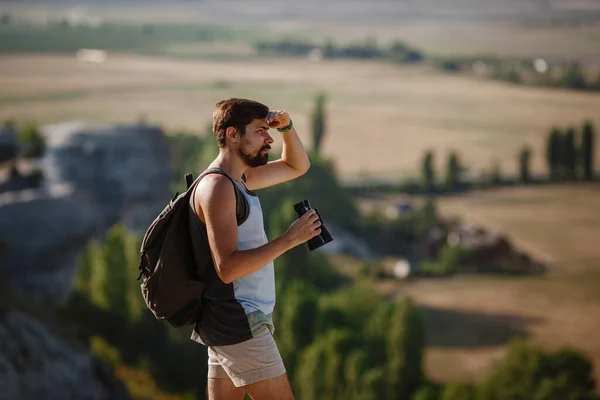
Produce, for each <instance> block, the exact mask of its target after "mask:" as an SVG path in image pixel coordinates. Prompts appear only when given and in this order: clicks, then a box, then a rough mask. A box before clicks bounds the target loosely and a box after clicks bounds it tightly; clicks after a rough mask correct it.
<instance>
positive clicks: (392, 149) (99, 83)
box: [0, 54, 600, 178]
mask: <svg viewBox="0 0 600 400" xmlns="http://www.w3.org/2000/svg"><path fill="white" fill-rule="evenodd" d="M0 70H1V71H2V74H1V75H0V88H1V89H0V119H2V120H4V119H7V118H15V119H17V120H27V119H33V120H37V121H39V122H53V121H61V120H66V119H89V120H102V121H135V120H136V119H137V118H138V116H140V115H142V114H143V115H146V116H147V118H148V120H149V121H150V122H153V123H158V124H161V125H162V126H164V127H165V128H166V129H170V130H173V129H178V128H180V127H183V128H187V129H192V130H195V131H197V132H203V131H204V129H205V126H206V124H207V123H208V122H209V121H210V118H211V112H212V108H213V106H214V104H215V102H216V101H218V100H219V99H222V98H225V97H229V96H248V97H252V98H257V99H259V100H262V101H264V102H266V103H267V104H269V105H270V106H271V107H273V108H284V109H287V110H289V111H290V112H291V114H292V116H293V117H294V121H295V122H296V124H297V126H298V128H299V130H300V132H302V135H303V139H304V140H305V141H306V142H307V143H308V142H309V135H308V130H309V115H310V112H311V109H312V106H313V101H314V100H313V99H314V95H315V93H317V92H319V91H325V92H326V93H328V95H329V100H328V103H327V112H328V114H327V127H328V136H327V138H326V140H325V143H324V152H325V153H326V155H328V156H331V157H333V158H334V159H335V161H336V163H337V166H338V169H339V172H340V174H341V175H342V177H344V178H353V177H357V176H361V175H362V176H365V175H371V176H378V177H388V178H394V177H399V176H400V175H401V174H412V173H415V172H416V170H417V168H418V167H419V164H420V160H421V157H422V154H423V151H424V150H426V149H428V148H431V149H433V150H435V151H436V152H437V154H438V157H437V163H438V165H439V166H442V165H443V163H444V162H445V159H444V158H445V156H446V154H447V152H448V151H449V150H451V149H456V150H459V151H460V154H461V156H462V159H463V161H464V164H466V166H467V167H469V168H471V169H473V170H477V169H481V168H489V167H491V166H492V163H493V162H495V161H498V162H501V163H502V164H503V165H502V166H503V169H504V170H505V171H513V170H514V168H515V167H516V156H517V153H518V151H519V149H520V148H521V147H522V146H523V145H525V144H528V145H530V146H531V147H532V148H533V150H534V157H533V165H534V168H536V169H538V170H539V169H542V168H543V167H544V155H543V149H544V145H545V143H544V142H545V138H546V135H547V133H548V130H549V128H550V127H551V126H552V125H559V126H566V125H571V124H572V125H575V126H580V125H581V124H582V122H583V121H584V120H585V119H590V120H592V121H594V122H595V123H596V125H600V114H599V113H598V110H600V95H599V94H593V93H585V92H575V91H564V90H557V89H542V88H535V89H534V88H525V87H519V86H511V85H509V84H506V83H501V82H493V81H483V80H477V79H474V78H471V77H464V76H453V75H445V74H440V73H438V72H436V71H434V70H432V69H430V68H429V67H425V66H404V67H399V66H393V65H389V64H383V63H380V62H371V61H364V62H352V61H326V62H311V61H308V60H304V59H260V58H249V59H247V60H246V61H244V62H239V61H226V60H212V61H208V60H172V59H166V58H159V57H154V58H152V57H144V56H140V55H130V54H109V55H108V58H107V60H106V61H105V62H103V63H100V64H91V63H83V62H78V61H77V60H76V59H75V57H74V56H71V55H20V56H14V55H4V56H0ZM599 155H600V154H599Z"/></svg>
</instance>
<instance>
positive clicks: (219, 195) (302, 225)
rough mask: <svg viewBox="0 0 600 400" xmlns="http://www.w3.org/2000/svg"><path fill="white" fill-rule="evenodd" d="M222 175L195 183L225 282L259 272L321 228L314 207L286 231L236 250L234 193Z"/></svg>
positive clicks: (199, 202)
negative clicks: (255, 246) (257, 243)
mask: <svg viewBox="0 0 600 400" xmlns="http://www.w3.org/2000/svg"><path fill="white" fill-rule="evenodd" d="M231 185H232V183H231V182H230V181H229V179H227V178H226V177H224V176H222V175H216V174H215V175H208V176H206V177H204V178H203V179H202V181H201V182H200V183H199V184H198V189H197V190H196V198H195V201H196V204H199V205H200V207H201V213H200V214H199V215H203V218H204V221H205V223H206V231H207V234H208V242H209V244H210V248H211V252H212V257H213V262H214V265H215V270H216V272H217V275H218V276H219V278H220V279H221V280H222V281H223V282H225V283H231V282H232V281H234V280H236V279H239V278H241V277H244V276H246V275H249V274H251V273H253V272H256V271H258V270H259V269H261V268H262V267H264V266H265V265H267V264H268V263H269V262H271V261H273V260H274V259H275V258H277V257H279V256H280V255H281V254H283V253H285V252H286V251H287V250H289V249H291V248H293V247H295V246H297V245H299V244H301V243H304V242H306V241H307V240H309V239H310V238H312V237H314V236H317V235H318V234H319V233H320V232H321V229H320V228H319V227H320V226H321V223H320V222H319V221H318V217H317V215H316V214H315V213H314V210H311V211H309V212H307V213H306V214H304V215H303V216H302V217H301V218H299V219H297V220H296V221H294V223H293V224H292V225H291V226H290V227H289V229H288V230H287V232H285V233H284V234H283V235H281V236H279V237H278V238H276V239H274V240H273V241H271V242H269V243H267V244H265V245H263V246H260V247H257V248H255V249H251V250H237V239H238V236H237V221H236V216H235V208H236V207H235V205H236V204H235V193H234V189H233V188H232V186H231Z"/></svg>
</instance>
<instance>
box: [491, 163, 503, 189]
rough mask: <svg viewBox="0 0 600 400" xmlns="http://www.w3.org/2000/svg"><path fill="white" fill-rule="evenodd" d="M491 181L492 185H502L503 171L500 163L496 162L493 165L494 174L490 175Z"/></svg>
mask: <svg viewBox="0 0 600 400" xmlns="http://www.w3.org/2000/svg"><path fill="white" fill-rule="evenodd" d="M490 181H491V183H492V185H499V184H500V183H502V170H501V169H500V162H499V161H498V160H495V161H494V163H493V164H492V173H491V174H490Z"/></svg>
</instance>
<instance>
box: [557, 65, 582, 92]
mask: <svg viewBox="0 0 600 400" xmlns="http://www.w3.org/2000/svg"><path fill="white" fill-rule="evenodd" d="M560 86H562V87H566V88H569V89H578V90H581V89H585V87H586V82H585V79H584V76H583V71H582V70H581V66H580V65H579V64H578V63H571V64H569V65H568V66H567V67H566V69H565V71H564V73H563V75H562V76H561V78H560Z"/></svg>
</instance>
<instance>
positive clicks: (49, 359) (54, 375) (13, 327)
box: [0, 309, 130, 400]
mask: <svg viewBox="0 0 600 400" xmlns="http://www.w3.org/2000/svg"><path fill="white" fill-rule="evenodd" d="M129 398H130V397H129V395H128V393H127V390H126V389H125V386H124V385H123V383H122V382H120V381H118V380H116V379H115V378H114V376H113V375H112V372H111V371H109V370H108V369H107V368H106V367H105V366H103V365H102V364H100V363H99V362H98V361H97V360H96V359H95V358H93V357H92V356H91V354H90V352H89V350H87V349H85V348H78V347H76V346H74V345H72V344H69V343H67V342H66V341H64V340H62V339H60V338H59V337H57V336H56V335H54V334H53V333H52V332H51V331H50V330H49V329H48V327H46V326H45V325H44V324H42V323H40V322H38V321H36V320H35V319H33V318H31V317H29V316H27V315H26V314H23V313H21V312H19V311H15V310H6V309H5V310H0V400H29V399H31V400H34V399H35V400H45V399H48V400H50V399H64V400H67V399H86V400H105V399H106V400H109V399H110V400H126V399H129Z"/></svg>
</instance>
